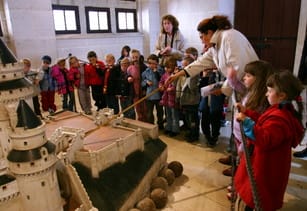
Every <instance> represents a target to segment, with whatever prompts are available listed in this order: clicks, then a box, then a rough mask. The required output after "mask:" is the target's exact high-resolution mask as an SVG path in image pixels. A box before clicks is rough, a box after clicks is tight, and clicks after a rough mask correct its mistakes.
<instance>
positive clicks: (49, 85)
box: [39, 67, 56, 91]
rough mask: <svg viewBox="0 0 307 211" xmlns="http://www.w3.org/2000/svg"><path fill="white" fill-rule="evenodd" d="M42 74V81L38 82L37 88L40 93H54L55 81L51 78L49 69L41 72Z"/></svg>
mask: <svg viewBox="0 0 307 211" xmlns="http://www.w3.org/2000/svg"><path fill="white" fill-rule="evenodd" d="M42 71H43V72H44V75H43V78H42V80H41V81H40V82H39V86H40V89H41V91H48V90H49V91H55V88H56V81H55V79H54V78H53V77H52V76H51V68H50V67H49V68H48V69H47V70H42Z"/></svg>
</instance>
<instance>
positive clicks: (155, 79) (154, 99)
mask: <svg viewBox="0 0 307 211" xmlns="http://www.w3.org/2000/svg"><path fill="white" fill-rule="evenodd" d="M147 62H148V68H147V69H146V70H145V71H144V72H143V73H142V82H141V85H142V87H144V88H146V94H147V95H148V94H149V93H151V92H152V91H154V90H155V89H157V88H159V81H160V78H161V76H162V74H163V70H162V68H161V67H160V66H159V58H158V56H156V55H155V54H151V55H150V56H149V57H148V58H147ZM160 100H161V93H160V92H156V93H155V94H153V95H152V96H150V97H148V98H147V99H146V107H147V121H148V122H149V123H152V124H154V115H153V110H154V107H156V111H157V119H158V126H159V129H163V128H164V127H163V107H162V106H161V105H160Z"/></svg>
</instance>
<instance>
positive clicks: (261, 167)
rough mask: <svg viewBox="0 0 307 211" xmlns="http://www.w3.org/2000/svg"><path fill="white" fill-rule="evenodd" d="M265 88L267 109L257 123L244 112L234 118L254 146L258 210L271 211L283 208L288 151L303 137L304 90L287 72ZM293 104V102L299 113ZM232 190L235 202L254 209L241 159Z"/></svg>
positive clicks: (289, 154) (286, 180)
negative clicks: (302, 95) (302, 93)
mask: <svg viewBox="0 0 307 211" xmlns="http://www.w3.org/2000/svg"><path fill="white" fill-rule="evenodd" d="M266 86H267V93H266V97H267V100H268V102H269V104H270V107H269V108H268V109H267V110H266V111H265V112H264V113H263V114H262V115H261V116H260V117H259V118H258V120H257V122H255V121H254V120H252V119H251V118H250V117H249V116H248V114H247V113H246V112H244V111H242V112H240V113H239V114H238V115H237V116H236V118H237V119H238V120H239V121H242V122H243V127H244V133H245V135H246V136H247V137H248V140H249V141H250V142H252V144H253V145H254V150H253V152H252V154H251V164H252V168H253V170H254V176H255V181H256V186H257V190H258V192H259V198H260V205H261V208H262V210H264V211H267V210H268V211H272V210H277V209H281V207H282V204H283V197H284V193H285V190H286V187H287V183H288V179H289V172H290V167H291V165H290V164H291V147H296V146H297V145H298V144H299V143H300V141H301V140H302V138H303V134H304V128H303V126H302V123H301V120H302V110H303V104H302V101H301V97H300V93H301V91H302V90H303V86H302V84H301V83H300V81H299V80H298V79H297V78H296V77H294V75H293V74H292V73H290V72H288V71H281V72H279V73H275V74H273V75H271V76H270V77H269V78H268V80H267V83H266ZM292 101H295V102H296V104H297V108H298V111H296V110H295V108H294V106H293V105H292ZM235 188H236V191H237V192H238V195H239V199H238V202H239V201H240V202H241V203H242V202H243V206H245V207H247V208H252V209H253V208H254V206H255V205H254V201H253V196H252V192H251V185H250V181H249V178H248V176H247V171H246V162H245V157H244V156H243V157H242V159H241V162H240V164H239V166H238V170H237V172H236V176H235ZM244 204H245V205H244Z"/></svg>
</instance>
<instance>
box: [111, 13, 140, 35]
mask: <svg viewBox="0 0 307 211" xmlns="http://www.w3.org/2000/svg"><path fill="white" fill-rule="evenodd" d="M115 13H116V29H117V32H137V20H136V10H135V9H115Z"/></svg>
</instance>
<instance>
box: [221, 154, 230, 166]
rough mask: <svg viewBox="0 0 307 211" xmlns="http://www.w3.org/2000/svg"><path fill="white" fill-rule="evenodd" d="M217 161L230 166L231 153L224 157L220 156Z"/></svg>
mask: <svg viewBox="0 0 307 211" xmlns="http://www.w3.org/2000/svg"><path fill="white" fill-rule="evenodd" d="M219 162H220V163H222V164H224V165H229V166H231V155H229V156H227V157H225V158H220V159H219Z"/></svg>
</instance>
